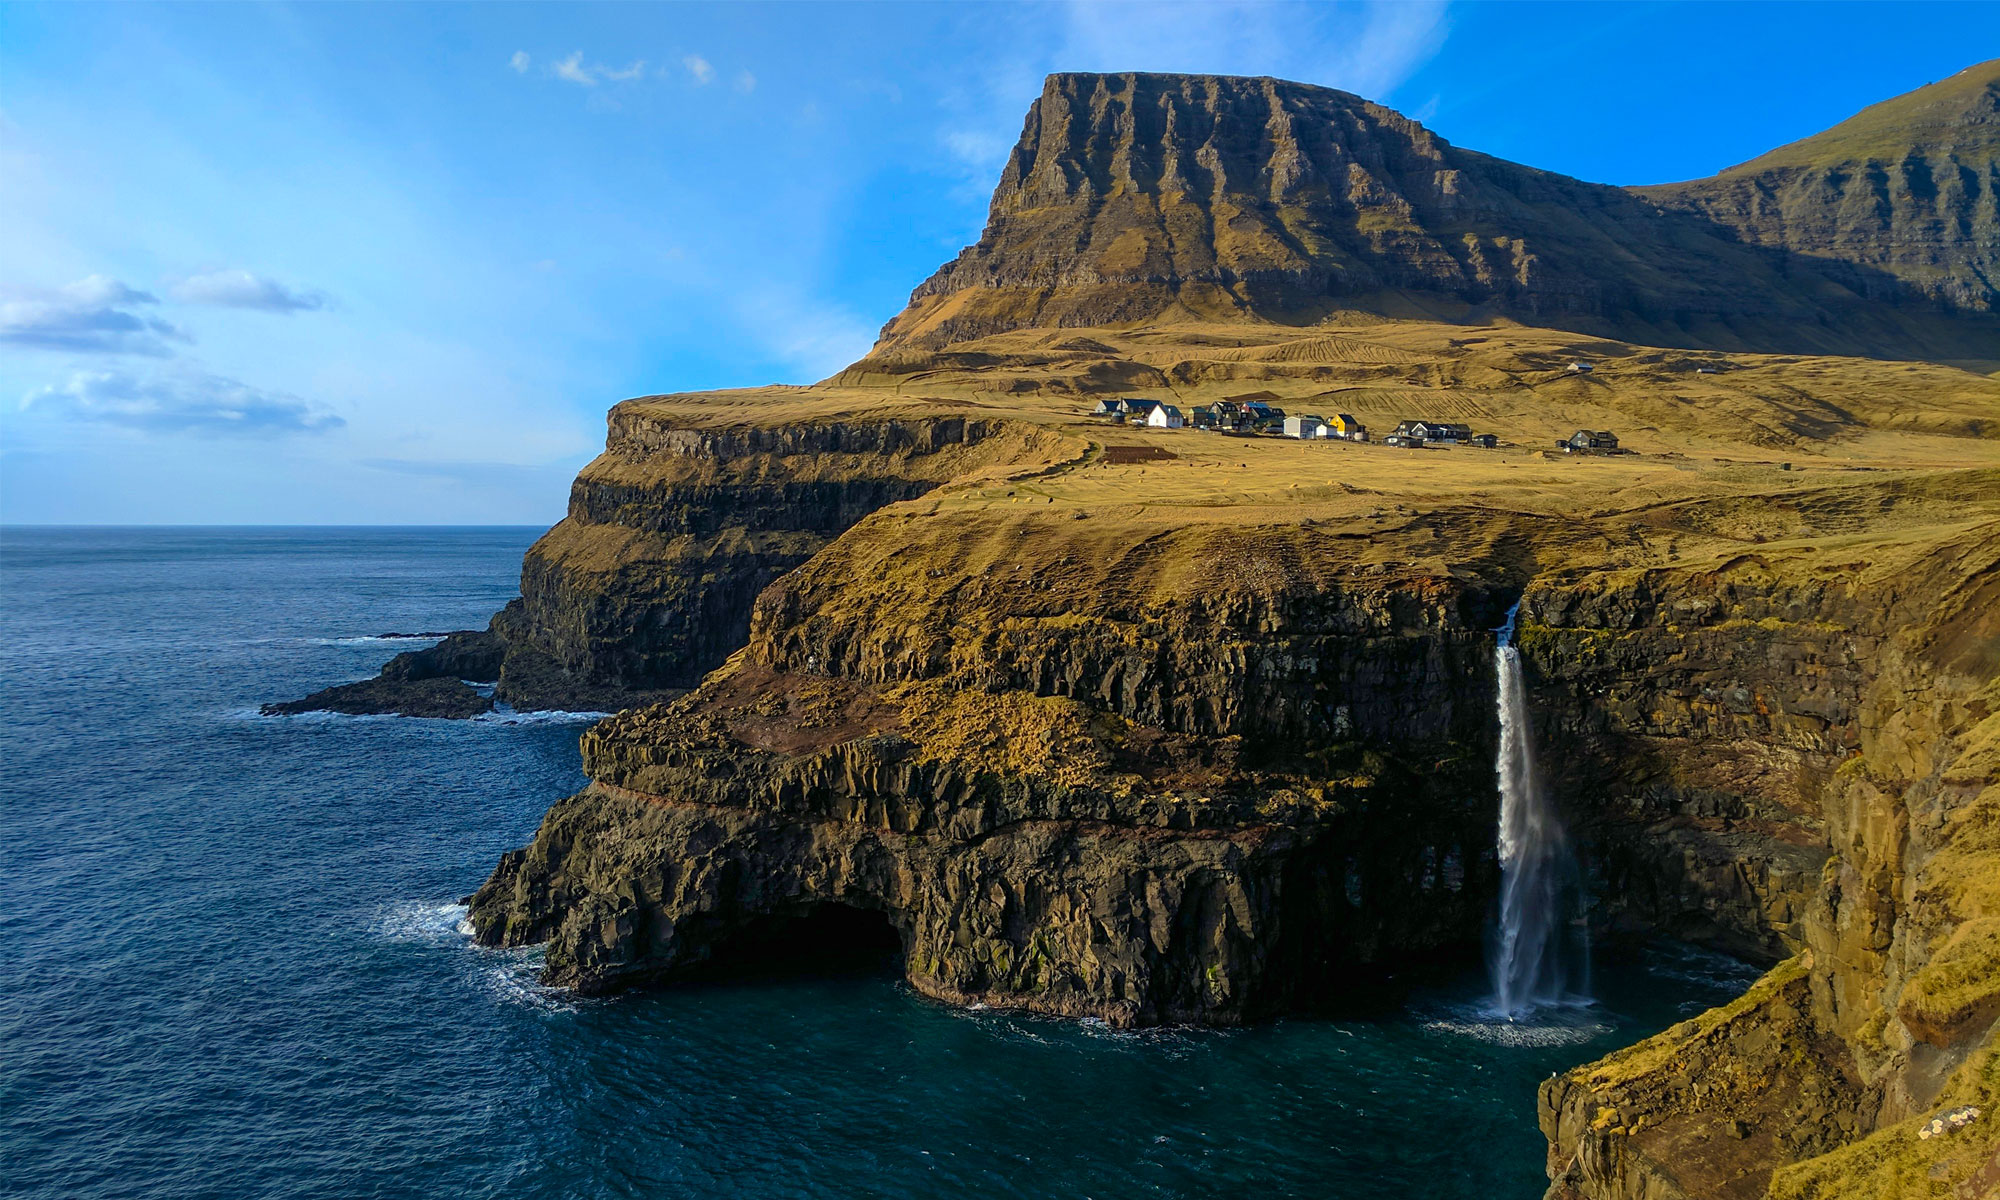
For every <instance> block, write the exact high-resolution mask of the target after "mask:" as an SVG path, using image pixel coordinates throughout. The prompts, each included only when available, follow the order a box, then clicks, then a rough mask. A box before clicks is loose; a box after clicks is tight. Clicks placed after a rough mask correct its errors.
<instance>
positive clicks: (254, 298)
mask: <svg viewBox="0 0 2000 1200" xmlns="http://www.w3.org/2000/svg"><path fill="white" fill-rule="evenodd" d="M167 295H169V296H171V297H173V298H174V299H175V300H178V301H180V302H181V303H182V304H213V305H217V306H219V307H223V308H254V309H257V310H258V311H260V312H273V313H295V312H317V311H318V310H320V309H323V308H325V307H326V306H327V303H328V300H327V296H326V293H324V292H317V291H311V290H304V291H301V290H297V289H294V288H289V287H286V286H285V285H284V284H282V283H279V282H278V281H277V280H275V279H267V278H265V277H264V276H262V275H253V274H251V273H250V272H249V271H243V270H234V271H210V272H208V273H207V274H204V275H191V276H189V277H188V278H186V279H183V280H181V281H179V282H178V283H175V284H173V285H172V286H171V287H169V288H168V289H167Z"/></svg>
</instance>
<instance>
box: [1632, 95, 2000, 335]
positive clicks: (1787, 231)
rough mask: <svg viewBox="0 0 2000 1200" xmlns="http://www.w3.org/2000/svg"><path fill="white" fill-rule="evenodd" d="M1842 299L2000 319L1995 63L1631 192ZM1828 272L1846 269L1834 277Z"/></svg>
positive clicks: (1999, 105)
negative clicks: (1853, 294)
mask: <svg viewBox="0 0 2000 1200" xmlns="http://www.w3.org/2000/svg"><path fill="white" fill-rule="evenodd" d="M1633 190H1634V191H1636V192H1637V193H1638V194H1639V195H1641V196H1644V197H1646V198H1648V199H1651V200H1653V201H1655V202H1657V203H1659V204H1661V205H1663V206H1665V207H1668V208H1671V209H1674V210H1676V211H1679V212H1686V213H1693V214H1697V215H1699V216H1702V217H1706V218H1707V219H1709V220H1711V221H1713V222H1715V223H1716V224H1717V225H1720V226H1723V227H1726V228H1728V229H1731V230H1734V231H1736V233H1737V234H1738V236H1740V237H1741V238H1742V239H1743V240H1744V241H1745V242H1748V243H1750V244H1753V245H1757V246H1768V247H1776V248H1779V249H1782V250H1785V251H1789V252H1792V253H1796V254H1799V255H1804V256H1807V257H1810V258H1813V259H1815V260H1822V261H1823V262H1824V263H1825V265H1824V266H1822V267H1821V268H1820V269H1822V270H1826V271H1828V273H1829V274H1831V275H1832V276H1833V277H1834V278H1837V279H1840V280H1841V281H1842V282H1843V283H1844V284H1846V285H1847V286H1848V287H1850V288H1853V289H1855V290H1858V291H1863V292H1867V293H1869V294H1876V292H1877V290H1878V289H1880V285H1881V284H1882V283H1883V282H1885V280H1884V276H1887V277H1889V278H1890V279H1893V280H1894V281H1895V283H1896V284H1898V285H1901V287H1900V288H1897V287H1891V288H1888V289H1882V290H1884V291H1886V293H1887V294H1892V295H1893V294H1894V293H1895V292H1896V291H1898V290H1909V291H1914V292H1916V293H1919V294H1921V295H1924V296H1926V297H1929V298H1931V299H1934V300H1937V301H1939V302H1942V303H1944V304H1946V305H1950V306H1953V307H1957V308H1963V309H1973V310H1978V311H1987V312H1990V311H1993V310H1994V309H1996V308H2000V59H1994V60H1992V61H1990V62H1984V63H1980V64H1979V65H1978V66H1974V67H1967V68H1966V69H1965V70H1963V71H1960V72H1959V73H1958V74H1956V75H1954V76H1952V77H1951V78H1950V79H1947V80H1944V81H1942V82H1940V83H1933V84H1931V85H1929V86H1928V87H1922V88H1918V89H1917V90H1916V91H1914V92H1910V93H1908V94H1906V95H1902V96H1898V97H1896V98H1895V99H1893V100H1885V101H1883V102H1882V103H1880V104H1877V105H1875V106H1874V107H1872V108H1869V109H1867V110H1865V111H1863V112H1861V113H1859V114H1857V115H1855V116H1854V117H1852V118H1850V119H1848V120H1846V121H1843V122H1841V123H1840V124H1838V125H1836V126H1834V127H1833V128H1832V129H1829V130H1827V131H1825V132H1824V133H1818V134H1814V135H1813V136H1812V137H1809V138H1804V139H1802V140H1800V141H1796V142H1793V143H1791V144H1790V145H1788V146H1780V147H1779V148H1777V149H1776V150H1773V151H1771V152H1770V153H1769V154H1765V155H1763V156H1761V157H1758V158H1754V159H1752V160H1751V161H1749V162H1747V163H1744V164H1742V165H1741V166H1736V167H1731V168H1730V169H1729V170H1727V171H1724V172H1722V173H1721V174H1719V175H1716V176H1714V177H1713V178H1710V179H1697V180H1693V181H1690V182H1688V183H1671V184H1662V185H1660V186H1657V187H1648V188H1635V189H1633ZM1836 264H1847V265H1848V266H1851V267H1852V268H1854V270H1853V271H1852V273H1850V274H1846V275H1843V274H1841V273H1840V268H1839V267H1838V266H1837V265H1836Z"/></svg>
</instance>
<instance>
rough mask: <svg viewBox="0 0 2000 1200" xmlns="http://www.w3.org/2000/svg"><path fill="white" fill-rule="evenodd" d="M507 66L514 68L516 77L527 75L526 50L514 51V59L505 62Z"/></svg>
mask: <svg viewBox="0 0 2000 1200" xmlns="http://www.w3.org/2000/svg"><path fill="white" fill-rule="evenodd" d="M507 65H508V66H510V67H512V68H514V73H515V74H516V75H526V74H527V73H528V52H527V51H526V50H516V51H514V57H512V58H510V59H508V60H507Z"/></svg>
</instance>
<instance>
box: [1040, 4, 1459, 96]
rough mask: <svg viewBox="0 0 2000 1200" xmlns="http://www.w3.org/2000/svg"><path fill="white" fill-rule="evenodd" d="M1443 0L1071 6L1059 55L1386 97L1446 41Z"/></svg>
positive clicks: (1084, 63)
mask: <svg viewBox="0 0 2000 1200" xmlns="http://www.w3.org/2000/svg"><path fill="white" fill-rule="evenodd" d="M1448 31H1449V23H1448V21H1447V19H1446V12H1445V5H1444V4H1443V3H1442V2H1441V0H1388V2H1380V0H1378V2H1373V3H1368V2H1364V3H1353V2H1351V0H1350V2H1349V3H1339V4H1323V5H1316V6H1313V7H1312V8H1309V9H1308V8H1301V7H1300V6H1299V5H1296V4H1288V3H1275V2H1272V0H1237V2H1234V3H1213V2H1212V3H1201V4H1100V3H1090V2H1088V0H1073V2H1072V3H1070V4H1069V5H1068V8H1067V12H1066V20H1065V30H1064V38H1063V42H1062V46H1061V54H1060V55H1059V56H1058V61H1059V62H1061V63H1062V64H1063V68H1062V69H1069V70H1087V71H1129V70H1134V69H1144V70H1148V71H1204V72H1212V73H1219V74H1233V75H1278V76H1282V77H1284V78H1287V79H1294V80H1297V81H1299V82H1301V83H1318V84H1324V85H1325V86H1327V87H1336V88H1342V89H1344V90H1346V91H1351V92H1357V93H1359V94H1361V95H1363V96H1366V97H1368V98H1369V99H1371V100H1380V99H1382V98H1384V97H1385V96H1387V95H1388V94H1389V93H1391V92H1393V91H1394V90H1395V89H1396V88H1397V87H1398V86H1399V85H1400V84H1402V82H1403V81H1404V80H1406V79H1408V78H1409V77H1410V76H1411V75H1412V74H1413V73H1414V72H1415V71H1416V69H1417V68H1418V67H1420V66H1422V65H1423V64H1424V63H1425V62H1426V61H1427V60H1429V59H1430V57H1431V56H1432V55H1434V54H1436V53H1437V51H1438V50H1439V49H1440V48H1441V47H1442V46H1443V44H1444V38H1445V35H1446V33H1447V32H1448Z"/></svg>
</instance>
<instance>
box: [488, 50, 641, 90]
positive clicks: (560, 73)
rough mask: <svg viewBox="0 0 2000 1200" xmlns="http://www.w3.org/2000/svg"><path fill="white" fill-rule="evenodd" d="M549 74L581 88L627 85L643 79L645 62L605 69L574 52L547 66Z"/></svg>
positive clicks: (601, 64)
mask: <svg viewBox="0 0 2000 1200" xmlns="http://www.w3.org/2000/svg"><path fill="white" fill-rule="evenodd" d="M514 57H515V59H516V60H517V61H523V60H525V59H526V57H527V56H526V55H521V54H517V55H515V56H514ZM516 69H519V68H516ZM549 73H550V74H551V75H554V76H555V77H556V78H557V79H562V80H567V81H568V82H570V83H574V84H577V85H579V86H581V87H596V86H597V85H598V84H600V83H629V82H631V81H632V80H635V79H639V78H642V77H644V75H645V74H646V60H644V59H634V60H633V61H632V62H631V64H630V65H628V66H623V67H607V66H605V65H604V64H603V63H587V62H585V61H583V51H581V50H576V51H573V52H571V53H570V55H569V56H568V57H566V58H559V59H557V60H556V61H555V62H553V63H551V64H549Z"/></svg>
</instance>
